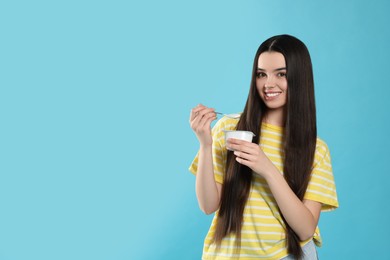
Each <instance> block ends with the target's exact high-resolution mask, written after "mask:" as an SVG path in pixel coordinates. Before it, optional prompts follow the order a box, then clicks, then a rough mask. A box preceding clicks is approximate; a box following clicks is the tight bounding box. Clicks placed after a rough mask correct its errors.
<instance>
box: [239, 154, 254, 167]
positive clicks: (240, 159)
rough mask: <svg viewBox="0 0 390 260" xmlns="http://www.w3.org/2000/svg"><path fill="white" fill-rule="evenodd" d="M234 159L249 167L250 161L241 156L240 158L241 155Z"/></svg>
mask: <svg viewBox="0 0 390 260" xmlns="http://www.w3.org/2000/svg"><path fill="white" fill-rule="evenodd" d="M236 161H237V162H238V163H239V164H242V165H245V166H248V167H249V168H250V167H251V162H250V161H248V160H245V159H243V158H241V157H236Z"/></svg>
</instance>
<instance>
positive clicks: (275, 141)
mask: <svg viewBox="0 0 390 260" xmlns="http://www.w3.org/2000/svg"><path fill="white" fill-rule="evenodd" d="M260 138H261V140H267V141H271V142H274V143H277V144H278V145H280V144H281V143H282V142H281V141H280V140H279V139H274V138H271V137H264V136H262V137H260Z"/></svg>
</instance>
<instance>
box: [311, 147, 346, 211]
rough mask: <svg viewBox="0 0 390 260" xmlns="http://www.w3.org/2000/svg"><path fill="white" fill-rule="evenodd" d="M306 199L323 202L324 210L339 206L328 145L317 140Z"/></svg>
mask: <svg viewBox="0 0 390 260" xmlns="http://www.w3.org/2000/svg"><path fill="white" fill-rule="evenodd" d="M304 198H305V199H309V200H313V201H318V202H321V203H322V209H321V210H322V211H330V210H334V209H336V208H337V207H338V206H339V203H338V199H337V193H336V185H335V181H334V176H333V170H332V164H331V157H330V152H329V148H328V146H327V145H326V144H325V143H324V142H323V141H321V140H320V141H318V142H317V148H316V154H315V159H314V164H313V170H312V173H311V177H310V181H309V185H308V187H307V190H306V193H305V196H304Z"/></svg>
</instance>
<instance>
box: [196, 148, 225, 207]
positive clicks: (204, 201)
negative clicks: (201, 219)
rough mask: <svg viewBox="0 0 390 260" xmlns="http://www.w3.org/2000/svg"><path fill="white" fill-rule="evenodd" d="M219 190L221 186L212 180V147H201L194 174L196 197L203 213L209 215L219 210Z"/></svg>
mask: <svg viewBox="0 0 390 260" xmlns="http://www.w3.org/2000/svg"><path fill="white" fill-rule="evenodd" d="M221 188H222V185H221V184H219V183H217V182H216V181H215V179H214V167H213V156H212V147H211V146H207V147H204V146H201V147H200V149H199V155H198V171H197V173H196V197H197V198H198V203H199V207H200V209H201V210H202V211H203V212H204V213H206V214H211V213H213V212H215V211H216V210H217V209H218V208H219V202H220V198H221Z"/></svg>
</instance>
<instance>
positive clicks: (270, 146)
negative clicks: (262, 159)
mask: <svg viewBox="0 0 390 260" xmlns="http://www.w3.org/2000/svg"><path fill="white" fill-rule="evenodd" d="M261 147H262V148H268V149H270V150H273V151H277V152H278V153H280V152H281V150H280V149H279V148H277V147H275V146H272V145H268V144H261Z"/></svg>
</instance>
